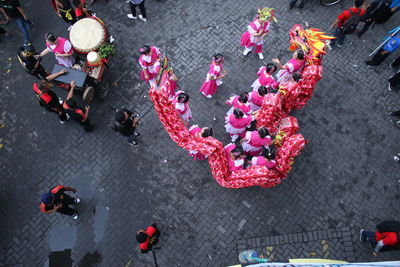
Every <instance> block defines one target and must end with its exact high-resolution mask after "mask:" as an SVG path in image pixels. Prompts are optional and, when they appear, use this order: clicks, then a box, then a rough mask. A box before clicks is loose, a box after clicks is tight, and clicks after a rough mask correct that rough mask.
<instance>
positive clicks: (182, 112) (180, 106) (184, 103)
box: [171, 91, 192, 125]
mask: <svg viewBox="0 0 400 267" xmlns="http://www.w3.org/2000/svg"><path fill="white" fill-rule="evenodd" d="M171 101H172V104H173V105H174V108H175V110H176V111H177V112H178V114H179V116H181V118H182V120H183V123H184V124H185V125H188V124H189V121H190V120H191V119H192V110H191V109H190V107H189V95H188V94H186V93H185V92H184V91H178V92H176V93H175V96H174V97H173V98H172V99H171Z"/></svg>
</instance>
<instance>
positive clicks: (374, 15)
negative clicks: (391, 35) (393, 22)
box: [357, 0, 393, 38]
mask: <svg viewBox="0 0 400 267" xmlns="http://www.w3.org/2000/svg"><path fill="white" fill-rule="evenodd" d="M391 3H392V0H376V1H374V2H372V3H371V4H369V5H368V7H367V10H366V12H365V14H364V16H362V17H361V21H363V22H364V26H363V28H362V29H361V30H360V31H357V37H358V38H360V37H361V36H362V35H363V34H364V33H365V32H366V31H367V30H368V28H369V27H370V26H371V25H372V24H383V23H385V22H386V21H387V20H388V19H389V18H390V17H391V16H392V14H393V13H392V8H391V7H390V6H391Z"/></svg>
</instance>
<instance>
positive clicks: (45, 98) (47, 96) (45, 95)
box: [33, 83, 53, 104]
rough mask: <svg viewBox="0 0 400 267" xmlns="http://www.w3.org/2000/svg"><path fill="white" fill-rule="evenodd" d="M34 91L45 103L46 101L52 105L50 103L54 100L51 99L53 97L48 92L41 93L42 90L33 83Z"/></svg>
mask: <svg viewBox="0 0 400 267" xmlns="http://www.w3.org/2000/svg"><path fill="white" fill-rule="evenodd" d="M33 91H35V93H36V94H37V95H38V96H39V97H40V98H41V99H43V101H44V102H45V103H46V104H48V103H50V101H51V100H52V99H53V98H52V97H51V95H50V94H49V93H48V92H46V93H42V92H40V90H39V88H38V86H37V83H33Z"/></svg>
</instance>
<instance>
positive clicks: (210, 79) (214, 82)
mask: <svg viewBox="0 0 400 267" xmlns="http://www.w3.org/2000/svg"><path fill="white" fill-rule="evenodd" d="M223 64H224V56H223V55H222V54H219V53H218V54H216V55H215V56H214V57H213V59H212V61H211V64H210V70H209V71H208V73H207V77H206V80H205V82H204V83H203V85H202V86H201V88H200V92H201V93H202V94H203V95H204V96H205V97H207V98H212V96H213V95H214V94H215V93H216V92H217V88H218V87H219V86H221V85H222V84H223V82H222V81H221V79H222V78H225V75H226V71H225V69H224V67H223Z"/></svg>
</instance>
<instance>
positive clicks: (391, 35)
mask: <svg viewBox="0 0 400 267" xmlns="http://www.w3.org/2000/svg"><path fill="white" fill-rule="evenodd" d="M398 32H400V27H398V29H397V30H396V31H395V32H394V33H393V34H389V36H388V37H387V38H386V39H385V41H383V43H381V45H380V46H378V47H377V48H376V49H375V50H374V51H372V53H371V54H369V57H370V56H372V55H373V54H375V53H376V52H378V51H379V49H381V48H382V47H383V46H384V45H385V44H386V43H387V41H389V39H390V38H392V37H393V36H395V35H396V34H397V33H398Z"/></svg>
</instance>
